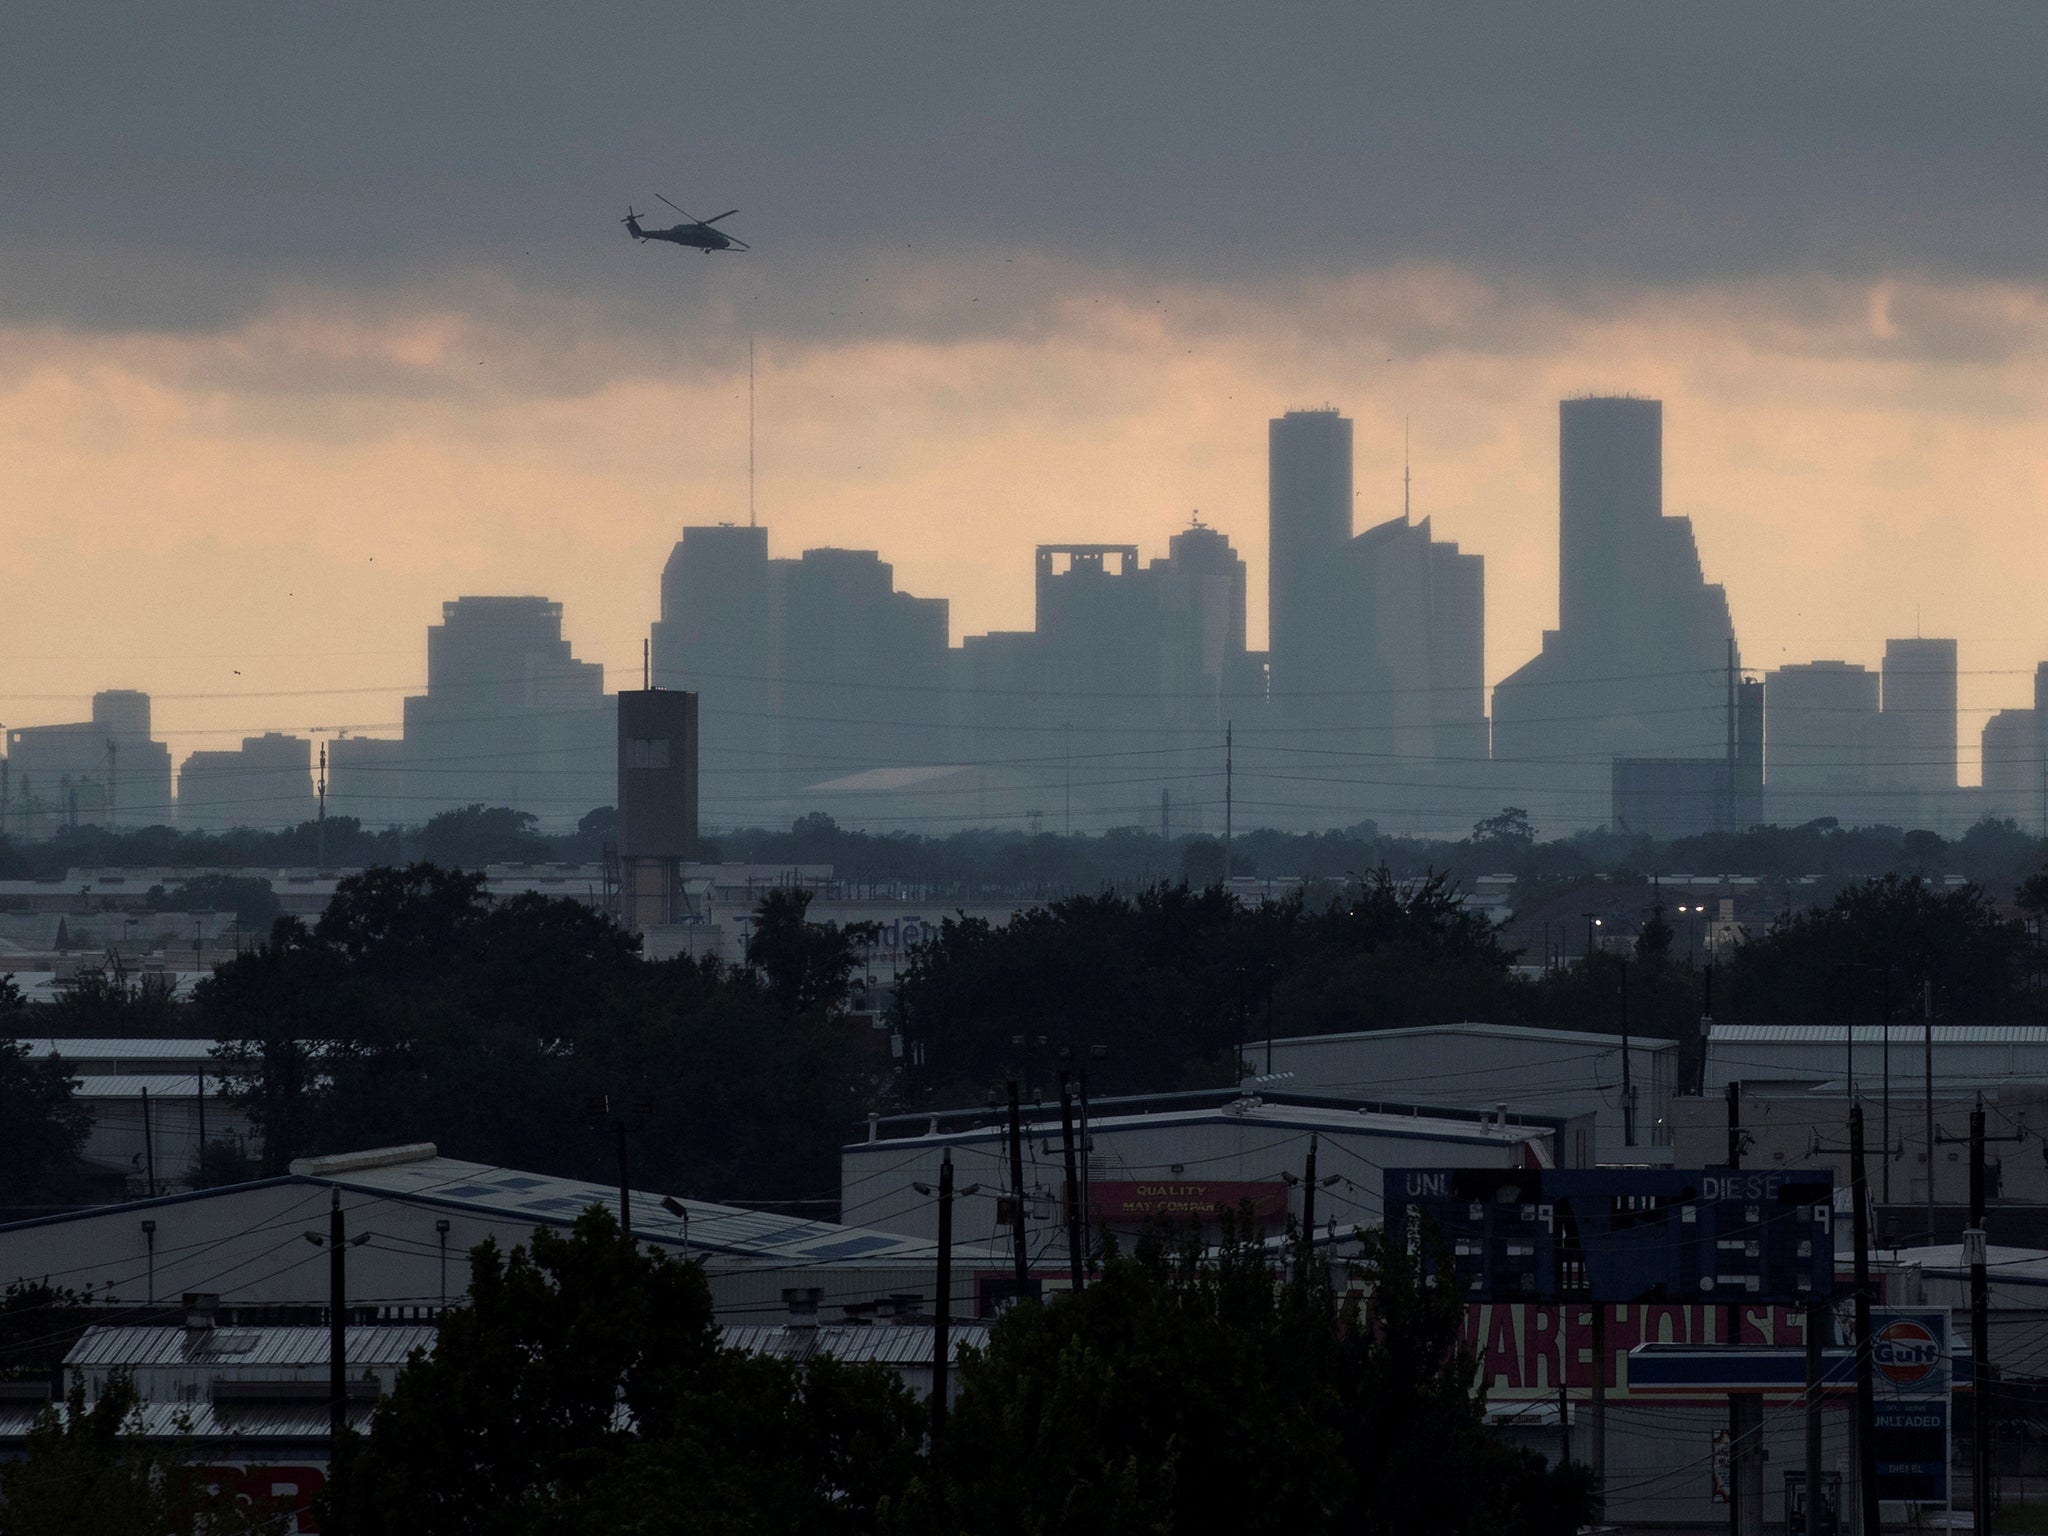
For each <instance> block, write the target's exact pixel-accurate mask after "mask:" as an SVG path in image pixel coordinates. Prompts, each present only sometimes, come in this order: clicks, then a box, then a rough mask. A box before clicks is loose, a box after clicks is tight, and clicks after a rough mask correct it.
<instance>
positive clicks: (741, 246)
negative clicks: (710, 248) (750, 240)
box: [725, 209, 753, 251]
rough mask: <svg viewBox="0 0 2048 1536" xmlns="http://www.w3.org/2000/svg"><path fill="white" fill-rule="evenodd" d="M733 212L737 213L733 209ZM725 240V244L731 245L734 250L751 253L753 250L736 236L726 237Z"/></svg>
mask: <svg viewBox="0 0 2048 1536" xmlns="http://www.w3.org/2000/svg"><path fill="white" fill-rule="evenodd" d="M734 212H738V210H737V209H735V210H734ZM725 238H726V242H727V243H728V244H729V245H731V246H732V247H733V249H735V250H740V251H751V250H752V249H753V247H752V246H751V245H749V244H747V242H746V241H744V240H742V239H741V238H740V237H739V236H738V235H727V236H726V237H725Z"/></svg>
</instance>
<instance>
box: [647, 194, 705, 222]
mask: <svg viewBox="0 0 2048 1536" xmlns="http://www.w3.org/2000/svg"><path fill="white" fill-rule="evenodd" d="M654 195H655V196H656V197H661V194H660V193H659V192H657V193H655V194H654ZM661 200H662V201H663V202H664V203H668V199H667V198H665V197H661ZM668 205H669V207H671V208H673V209H675V211H676V212H677V213H680V214H681V215H682V216H683V217H684V218H686V219H688V220H689V221H690V222H691V223H692V224H695V223H697V222H698V220H697V216H696V215H695V214H694V213H691V212H690V211H689V210H688V209H687V208H685V207H683V205H682V204H680V203H668Z"/></svg>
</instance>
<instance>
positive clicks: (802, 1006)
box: [747, 890, 876, 1015]
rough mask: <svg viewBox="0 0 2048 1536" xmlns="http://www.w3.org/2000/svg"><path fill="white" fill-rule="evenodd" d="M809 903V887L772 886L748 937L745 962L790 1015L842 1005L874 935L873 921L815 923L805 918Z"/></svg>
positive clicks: (826, 1010)
mask: <svg viewBox="0 0 2048 1536" xmlns="http://www.w3.org/2000/svg"><path fill="white" fill-rule="evenodd" d="M810 906H811V893H810V892H809V891H803V890H775V891H770V892H768V894H767V895H765V896H763V897H762V898H761V900H760V902H759V903H758V904H757V905H756V906H755V908H754V931H753V932H752V933H751V934H749V935H748V937H747V964H748V965H750V966H752V967H753V968H754V969H755V970H757V971H759V972H760V973H761V975H762V976H763V977H764V978H765V979H766V981H767V983H768V990H769V992H770V993H771V994H772V995H773V996H774V998H775V1000H776V1002H778V1003H779V1004H781V1006H782V1010H783V1012H784V1013H786V1014H791V1015H794V1014H799V1013H810V1012H813V1011H823V1012H827V1013H830V1012H834V1011H836V1010H838V1009H839V1008H841V1007H843V1006H844V1005H845V1003H846V998H847V994H848V993H849V992H850V991H851V989H852V982H853V973H854V972H855V971H857V970H859V969H860V967H861V963H862V955H861V952H862V949H863V947H864V946H866V945H867V944H869V943H872V942H873V940H874V935H875V929H876V925H875V924H873V923H848V924H846V925H845V926H844V927H842V926H840V925H839V924H838V923H813V922H811V921H809V920H808V919H807V918H806V917H805V913H807V912H808V911H809V910H810Z"/></svg>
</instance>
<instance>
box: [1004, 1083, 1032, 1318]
mask: <svg viewBox="0 0 2048 1536" xmlns="http://www.w3.org/2000/svg"><path fill="white" fill-rule="evenodd" d="M1009 1087H1010V1249H1011V1253H1012V1256H1013V1258H1014V1260H1015V1262H1016V1268H1017V1300H1019V1301H1022V1300H1023V1299H1024V1298H1025V1296H1027V1295H1028V1294H1029V1293H1030V1288H1031V1271H1030V1258H1029V1256H1028V1255H1027V1254H1026V1253H1025V1251H1024V1120H1023V1112H1022V1111H1021V1110H1020V1109H1019V1108H1018V1106H1017V1079H1015V1078H1014V1077H1013V1078H1011V1079H1010V1084H1009Z"/></svg>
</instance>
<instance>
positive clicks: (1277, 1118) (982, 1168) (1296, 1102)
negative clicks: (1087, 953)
mask: <svg viewBox="0 0 2048 1536" xmlns="http://www.w3.org/2000/svg"><path fill="white" fill-rule="evenodd" d="M1021 1120H1022V1125H1021V1135H1020V1137H1019V1153H1020V1157H1021V1162H1022V1167H1023V1203H1024V1214H1025V1240H1026V1247H1027V1251H1028V1254H1029V1256H1030V1261H1031V1264H1032V1266H1033V1267H1034V1268H1037V1267H1041V1266H1042V1267H1047V1268H1056V1267H1060V1266H1062V1265H1063V1263H1064V1255H1065V1249H1064V1247H1063V1246H1062V1245H1063V1244H1064V1242H1065V1235H1066V1221H1065V1202H1064V1192H1065V1187H1066V1186H1065V1167H1066V1164H1065V1145H1064V1140H1063V1133H1062V1128H1061V1118H1060V1108H1059V1106H1058V1104H1051V1105H1047V1104H1033V1105H1030V1106H1028V1107H1026V1108H1025V1109H1024V1112H1023V1114H1022V1116H1021ZM1572 1129H1574V1128H1573V1127H1572V1126H1570V1125H1569V1124H1568V1123H1567V1122H1565V1121H1562V1120H1556V1119H1548V1118H1541V1117H1521V1118H1516V1117H1514V1116H1512V1115H1510V1116H1507V1117H1502V1116H1500V1115H1499V1114H1498V1113H1497V1112H1492V1111H1477V1110H1456V1109H1433V1108H1421V1107H1414V1106H1406V1105H1391V1104H1380V1103H1361V1102H1360V1101H1359V1100H1356V1099H1340V1098H1319V1097H1315V1096H1311V1095H1306V1094H1295V1093H1265V1094H1241V1093H1236V1092H1233V1091H1230V1090H1219V1091H1215V1092H1208V1093H1177V1094H1151V1095H1145V1096H1142V1097H1134V1098H1117V1099H1107V1100H1103V1101H1101V1102H1099V1103H1097V1104H1095V1105H1093V1106H1092V1107H1091V1109H1090V1111H1089V1113H1088V1115H1087V1118H1086V1120H1085V1121H1084V1122H1077V1125H1076V1132H1075V1163H1076V1175H1077V1183H1079V1184H1080V1186H1081V1189H1082V1197H1083V1211H1084V1212H1085V1215H1086V1220H1087V1225H1088V1227H1089V1230H1090V1233H1091V1235H1092V1234H1096V1233H1099V1232H1100V1231H1101V1230H1104V1229H1107V1230H1110V1231H1117V1232H1122V1233H1126V1234H1128V1233H1130V1232H1134V1231H1136V1230H1137V1229H1138V1228H1139V1227H1141V1226H1142V1225H1144V1223H1145V1221H1146V1219H1147V1218H1149V1217H1167V1218H1171V1219H1175V1220H1178V1221H1186V1220H1195V1221H1199V1222H1201V1223H1202V1224H1203V1225H1204V1226H1205V1227H1207V1228H1209V1229H1210V1230H1212V1231H1213V1230H1216V1229H1218V1228H1219V1227H1220V1220H1219V1218H1218V1217H1217V1212H1218V1211H1219V1210H1229V1211H1233V1212H1234V1211H1239V1210H1241V1209H1242V1208H1243V1207H1244V1206H1246V1205H1247V1204H1249V1206H1250V1208H1251V1212H1252V1218H1253V1221H1254V1223H1255V1224H1256V1226H1257V1227H1258V1229H1259V1230H1261V1231H1262V1232H1265V1233H1267V1234H1272V1233H1276V1232H1278V1231H1280V1230H1281V1229H1283V1228H1284V1227H1285V1225H1286V1223H1287V1222H1288V1221H1289V1220H1290V1219H1294V1220H1299V1219H1300V1216H1301V1214H1302V1203H1303V1202H1302V1193H1303V1190H1302V1181H1303V1179H1304V1178H1305V1177H1306V1176H1307V1160H1308V1155H1309V1149H1310V1146H1311V1143H1313V1144H1314V1147H1315V1155H1316V1165H1315V1166H1316V1172H1315V1179H1316V1206H1315V1214H1316V1217H1317V1222H1316V1225H1317V1228H1318V1230H1319V1232H1320V1233H1323V1234H1325V1235H1327V1233H1328V1231H1329V1229H1330V1228H1332V1227H1334V1228H1335V1230H1336V1231H1338V1232H1340V1233H1348V1232H1350V1231H1351V1230H1352V1229H1354V1228H1357V1227H1369V1226H1376V1225H1378V1223H1379V1220H1380V1206H1381V1191H1382V1170H1383V1169H1386V1168H1389V1167H1402V1166H1411V1167H1453V1166H1455V1167H1488V1168H1532V1167H1550V1166H1555V1164H1556V1158H1557V1153H1558V1149H1559V1148H1560V1146H1563V1145H1568V1144H1569V1141H1570V1132H1571V1131H1572ZM1576 1129H1578V1130H1579V1131H1580V1132H1581V1133H1583V1132H1584V1131H1585V1127H1584V1126H1583V1125H1581V1126H1578V1127H1577V1128H1576ZM949 1152H950V1153H951V1154H952V1158H953V1164H954V1179H955V1184H956V1188H958V1189H959V1190H960V1191H962V1193H961V1194H960V1195H959V1197H958V1198H957V1199H956V1200H955V1202H954V1207H953V1230H954V1232H955V1233H956V1234H958V1235H959V1236H960V1237H962V1238H964V1239H966V1240H967V1241H969V1242H972V1243H976V1244H980V1245H982V1246H984V1247H987V1248H993V1249H997V1250H1000V1251H1002V1252H1003V1253H1004V1254H1005V1258H1006V1261H1007V1259H1008V1257H1009V1255H1010V1253H1011V1248H1010V1244H1011V1243H1012V1241H1013V1235H1014V1228H1013V1227H1012V1226H1011V1224H1010V1222H1009V1219H1008V1207H1007V1203H1006V1197H1007V1195H1008V1193H1009V1189H1010V1165H1009V1129H1008V1112H1007V1110H1006V1109H1001V1108H996V1107H990V1108H987V1109H980V1110H969V1111H961V1112H957V1113H951V1114H940V1115H905V1116H896V1117H892V1118H888V1119H877V1120H875V1121H873V1122H871V1124H870V1127H869V1136H868V1139H867V1140H865V1141H860V1142H855V1143H853V1144H851V1145H849V1146H847V1147H844V1148H842V1149H841V1152H840V1163H839V1168H840V1179H839V1188H840V1214H841V1216H842V1217H844V1218H845V1219H847V1220H849V1221H853V1222H858V1223H859V1224H861V1225H862V1226H865V1227H872V1228H875V1229H878V1230H880V1231H884V1232H897V1233H902V1234H905V1235H906V1236H910V1237H917V1238H924V1239H929V1238H931V1237H933V1236H935V1235H936V1233H937V1229H938V1226H937V1224H938V1215H937V1210H936V1207H935V1205H934V1203H933V1201H932V1200H931V1199H930V1197H929V1196H928V1195H926V1194H925V1193H923V1192H922V1191H921V1190H920V1189H919V1186H920V1185H923V1186H924V1187H925V1188H926V1189H929V1188H931V1187H932V1186H933V1185H934V1183H935V1182H936V1180H937V1178H938V1173H939V1162H940V1159H941V1157H942V1156H943V1155H944V1154H946V1153H949ZM970 1190H971V1191H972V1192H971V1193H969V1192H968V1191H970ZM1004 1268H1005V1270H1007V1268H1008V1264H1007V1262H1006V1263H1005V1265H1004ZM983 1290H984V1294H983V1296H982V1298H981V1299H982V1300H984V1301H985V1300H986V1299H987V1297H986V1287H984V1288H983Z"/></svg>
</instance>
